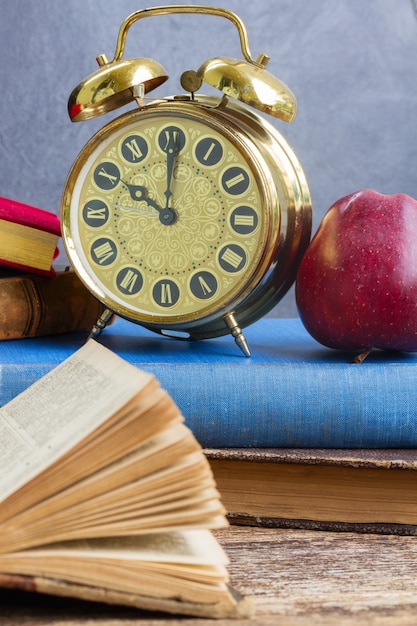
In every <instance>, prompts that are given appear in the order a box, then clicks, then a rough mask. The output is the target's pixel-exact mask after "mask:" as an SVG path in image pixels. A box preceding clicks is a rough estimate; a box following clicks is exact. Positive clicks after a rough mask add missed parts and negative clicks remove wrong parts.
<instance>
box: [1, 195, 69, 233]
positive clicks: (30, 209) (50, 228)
mask: <svg viewBox="0 0 417 626" xmlns="http://www.w3.org/2000/svg"><path fill="white" fill-rule="evenodd" d="M0 218H1V219H3V220H8V221H9V222H15V223H16V224H22V225H24V226H32V227H33V228H38V229H39V230H44V231H46V232H49V233H52V234H53V235H57V236H58V237H60V236H61V223H60V219H59V217H58V215H56V214H55V213H51V212H50V211H45V209H39V208H38V207H34V206H31V205H29V204H24V203H23V202H18V201H17V200H11V199H10V198H3V197H1V196H0Z"/></svg>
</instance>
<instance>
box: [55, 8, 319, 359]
mask: <svg viewBox="0 0 417 626" xmlns="http://www.w3.org/2000/svg"><path fill="white" fill-rule="evenodd" d="M173 13H181V14H187V13H188V14H199V15H202V16H204V15H214V16H218V17H221V18H226V19H228V20H230V21H231V22H232V23H233V24H234V25H235V26H236V29H237V31H238V33H239V37H240V44H241V49H242V54H243V59H235V58H223V57H215V58H212V59H209V60H208V61H206V62H205V63H203V65H202V66H201V67H200V68H198V69H197V70H193V69H190V70H186V71H184V72H183V74H182V75H181V79H180V81H181V86H182V89H183V90H184V93H183V94H180V95H174V96H166V97H165V96H162V97H160V98H158V99H150V98H148V97H147V94H149V93H150V92H151V91H153V90H155V89H156V88H157V87H160V85H162V84H163V83H165V81H166V80H167V79H168V74H167V72H166V70H165V69H164V67H162V65H161V64H160V63H158V62H157V61H154V60H152V59H148V58H134V59H127V60H126V59H123V54H124V48H125V41H126V37H127V34H128V31H129V29H130V27H131V26H132V25H133V24H134V23H136V22H138V21H139V20H142V19H144V18H148V17H153V16H161V15H166V14H173ZM268 60H269V57H268V56H267V55H266V54H260V55H259V56H258V58H257V59H256V60H254V59H253V58H252V57H251V54H250V51H249V45H248V40H247V33H246V29H245V26H244V24H243V23H242V21H241V20H240V18H239V17H238V16H237V15H236V14H234V13H232V12H231V11H229V10H226V9H220V8H213V7H207V6H199V5H195V6H188V5H175V6H160V7H154V8H149V9H144V10H139V11H137V12H135V13H133V14H131V15H130V16H128V17H127V18H126V20H125V21H124V22H123V24H122V26H121V27H120V31H119V35H118V40H117V46H116V51H115V55H114V58H113V59H112V60H111V61H109V60H108V58H107V57H106V55H104V54H102V55H100V56H99V57H98V58H97V61H98V64H99V69H98V70H97V71H96V72H95V73H93V74H92V75H90V76H89V77H88V78H86V79H85V80H84V81H83V82H82V83H81V84H80V85H78V87H76V88H75V89H74V91H73V92H72V93H71V95H70V97H69V103H68V110H69V115H70V118H71V120H72V121H74V122H78V121H83V120H88V119H90V118H93V117H96V116H99V115H102V114H103V113H106V112H109V111H112V110H114V109H116V108H118V107H120V106H122V105H125V104H127V103H131V102H133V103H136V105H137V106H135V108H134V109H133V110H130V111H128V112H127V113H125V114H123V115H121V116H119V117H117V118H115V119H113V120H111V121H110V122H109V123H108V124H107V125H105V126H104V127H103V128H101V129H100V130H99V131H98V132H97V133H96V134H95V135H94V136H93V137H92V139H90V141H88V143H87V144H86V145H85V147H84V148H83V149H82V150H81V152H80V154H79V155H78V157H77V158H76V160H75V163H74V164H73V166H72V169H71V171H70V173H69V175H68V178H67V181H66V184H65V188H64V191H63V196H62V206H61V222H62V236H63V241H64V245H65V249H66V252H67V255H68V258H69V260H70V262H71V264H72V266H73V268H74V270H75V272H76V273H77V274H78V276H79V278H80V279H81V281H82V282H83V283H84V284H85V286H86V287H87V288H88V289H89V290H90V291H91V292H92V293H93V295H94V296H95V297H96V298H97V299H98V300H100V301H101V302H102V303H103V304H104V305H105V307H106V310H105V313H104V314H103V315H102V317H101V318H100V319H99V320H98V321H97V324H96V325H95V327H94V329H93V331H92V336H97V335H98V334H99V333H100V332H101V330H102V329H103V328H104V327H105V325H106V323H107V322H108V321H109V319H110V318H111V317H112V316H113V315H114V314H117V315H119V316H121V317H123V318H125V319H127V320H130V321H131V322H134V323H136V324H140V325H142V326H144V327H146V328H148V329H150V330H151V331H154V332H157V333H160V334H163V335H166V336H169V337H175V338H186V339H189V340H198V339H206V338H211V337H217V336H221V335H224V334H226V333H230V334H231V335H232V336H233V337H234V338H235V341H236V343H237V345H238V346H239V347H240V348H241V349H242V351H243V353H244V354H245V355H246V356H249V355H250V350H249V346H248V344H247V341H246V339H245V337H244V335H243V332H242V329H243V328H244V327H246V326H248V325H249V324H252V323H253V322H255V321H256V320H258V319H259V318H261V317H262V316H264V315H265V314H266V313H267V312H268V311H270V310H271V308H272V307H274V306H275V305H276V304H277V303H278V301H279V300H280V299H281V298H282V297H283V295H284V294H285V293H286V292H287V291H288V289H289V287H290V286H291V285H292V284H293V282H294V280H295V275H296V271H297V267H298V265H299V262H300V260H301V257H302V256H303V253H304V251H305V249H306V247H307V245H308V243H309V240H310V235H311V199H310V192H309V188H308V183H307V180H306V176H305V174H304V172H303V169H302V167H301V165H300V163H299V161H298V159H297V157H296V155H295V154H294V152H293V150H292V149H291V147H290V146H289V145H288V143H287V142H286V140H285V139H284V138H283V137H282V136H281V134H280V133H279V132H278V131H277V130H276V129H275V128H274V126H272V125H271V123H269V122H268V121H267V120H266V119H264V117H263V116H261V115H260V113H261V114H266V115H269V116H272V117H274V118H279V119H281V120H284V121H288V122H290V121H292V120H293V118H294V116H295V113H296V101H295V98H294V96H293V94H292V93H291V91H290V90H289V89H288V87H286V85H284V84H283V83H282V82H281V81H280V80H278V79H277V78H275V77H274V76H273V75H272V74H270V73H269V72H268V71H267V70H266V69H265V67H266V65H267V63H268ZM203 84H206V85H209V86H210V87H211V88H214V89H213V90H212V91H213V92H214V95H202V94H200V91H199V90H200V88H201V87H202V86H203Z"/></svg>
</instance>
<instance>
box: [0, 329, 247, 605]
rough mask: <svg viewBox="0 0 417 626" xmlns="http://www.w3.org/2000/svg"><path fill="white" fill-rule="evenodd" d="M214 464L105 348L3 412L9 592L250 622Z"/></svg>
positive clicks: (1, 579) (154, 385) (2, 544)
mask: <svg viewBox="0 0 417 626" xmlns="http://www.w3.org/2000/svg"><path fill="white" fill-rule="evenodd" d="M226 524H227V522H226V518H225V511H224V508H223V506H222V504H221V502H220V498H219V494H218V492H217V490H216V486H215V483H214V479H213V476H212V473H211V469H210V466H209V463H208V461H207V460H206V458H205V456H204V454H203V452H202V449H201V447H200V445H199V444H198V442H197V441H196V439H195V437H194V435H193V434H192V432H191V431H190V430H189V429H188V428H187V427H186V426H185V424H184V423H183V417H182V415H181V413H180V411H179V409H178V407H177V406H176V405H175V403H174V402H173V400H172V399H171V397H170V396H169V395H168V394H167V393H166V392H165V391H164V390H163V389H162V388H161V387H160V386H159V384H158V382H157V380H156V379H155V378H154V377H153V376H152V375H151V374H147V373H145V372H143V371H141V370H139V369H138V368H136V367H135V366H133V365H130V364H129V363H127V362H126V361H125V360H123V359H121V358H120V357H118V356H117V355H116V354H115V353H113V352H112V351H110V350H108V349H107V348H105V347H103V346H102V345H100V344H99V343H97V342H95V341H94V340H89V341H88V342H87V343H86V344H85V345H84V346H83V347H82V348H80V349H79V350H77V351H76V352H75V353H74V354H73V355H72V356H70V357H69V358H68V359H67V360H66V361H64V362H63V363H61V364H60V365H58V367H56V368H55V369H53V370H52V371H51V372H49V373H48V374H47V375H46V376H44V377H43V378H41V379H40V380H39V381H38V382H36V383H35V384H34V385H32V386H31V387H29V388H28V389H27V390H26V391H24V392H23V393H21V394H20V395H19V396H17V397H16V398H14V399H13V400H12V401H11V402H9V403H8V404H6V405H5V406H3V407H2V408H1V409H0V586H4V587H19V588H24V589H28V590H34V591H40V592H45V593H53V594H57V595H67V596H76V597H80V598H83V599H90V600H97V601H104V602H109V603H118V604H128V605H131V606H137V607H140V608H144V609H154V610H166V611H169V612H171V613H178V614H185V615H187V614H188V615H201V616H208V617H244V616H249V615H250V614H251V611H252V607H251V602H250V600H249V599H245V598H242V596H240V595H239V594H238V593H237V592H235V590H233V589H231V588H230V586H229V584H228V574H227V567H226V566H227V557H226V555H225V553H224V552H223V550H222V548H221V546H220V545H219V544H218V542H217V540H216V539H215V537H214V536H213V535H212V534H211V532H210V530H209V529H215V528H221V527H224V526H225V525H226Z"/></svg>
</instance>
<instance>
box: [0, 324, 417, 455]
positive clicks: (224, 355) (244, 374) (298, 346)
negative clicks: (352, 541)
mask: <svg viewBox="0 0 417 626" xmlns="http://www.w3.org/2000/svg"><path fill="white" fill-rule="evenodd" d="M245 335H246V337H247V340H248V343H249V345H250V348H251V351H252V356H251V357H250V358H245V357H244V356H243V355H242V353H241V352H240V350H238V348H237V347H236V345H235V343H234V341H233V339H232V338H231V337H230V336H225V337H221V338H218V339H212V340H206V341H201V342H189V341H182V340H173V339H168V338H166V337H163V336H159V335H157V334H154V333H151V332H150V331H148V330H146V329H143V328H141V327H139V326H137V325H135V324H132V323H129V322H127V321H125V320H122V319H120V318H118V319H116V321H115V323H114V324H113V325H111V326H108V327H107V328H106V329H105V330H104V332H103V333H102V335H101V336H100V337H99V339H98V341H100V343H102V344H103V345H105V346H107V347H108V348H110V349H111V350H113V351H114V352H116V353H117V354H118V355H119V356H121V357H122V358H124V359H126V360H127V361H129V362H130V363H133V364H135V365H137V366H138V367H140V368H141V369H143V370H146V371H149V372H152V373H153V374H155V376H156V377H157V378H158V379H159V381H160V382H161V384H162V386H163V387H164V388H165V389H166V390H167V391H168V392H169V393H170V395H171V396H172V397H173V398H174V400H175V401H176V403H177V404H178V406H179V407H180V409H181V411H182V412H183V414H184V416H185V418H186V423H187V424H188V426H189V427H190V428H191V429H192V430H193V431H194V434H195V435H196V437H197V439H198V440H199V441H200V443H201V444H202V445H203V446H204V447H207V448H224V447H289V448H397V447H398V448H406V447H417V384H416V381H417V354H416V355H414V354H409V353H384V352H382V351H375V352H374V353H372V354H371V355H370V356H369V357H368V358H367V359H366V360H365V361H364V362H363V363H362V364H355V363H353V362H352V360H353V355H352V354H349V353H342V352H338V351H335V350H330V349H327V348H325V347H323V346H321V345H320V344H318V343H317V342H316V341H315V340H314V339H312V338H311V337H310V336H309V335H308V333H307V332H306V330H305V329H304V327H303V326H302V324H301V322H300V320H298V319H279V318H264V319H262V320H260V321H258V322H257V323H255V324H253V325H252V326H250V327H248V328H246V329H245ZM85 339H86V336H85V335H83V334H68V335H62V336H51V337H36V338H31V339H24V340H16V341H5V342H1V345H0V403H1V404H4V403H6V402H7V401H9V400H11V399H12V398H13V397H14V396H16V395H17V394H18V393H19V392H21V391H23V390H24V389H25V388H26V387H28V386H29V385H30V384H31V383H33V382H35V381H36V380H37V379H38V378H40V377H41V376H43V375H44V374H46V373H47V372H48V371H49V370H51V369H52V368H53V367H55V366H56V365H58V364H59V363H60V362H61V361H63V360H64V359H65V358H66V357H68V356H70V355H71V354H72V353H73V352H74V351H75V350H77V349H78V348H79V347H81V345H82V344H83V342H84V341H85Z"/></svg>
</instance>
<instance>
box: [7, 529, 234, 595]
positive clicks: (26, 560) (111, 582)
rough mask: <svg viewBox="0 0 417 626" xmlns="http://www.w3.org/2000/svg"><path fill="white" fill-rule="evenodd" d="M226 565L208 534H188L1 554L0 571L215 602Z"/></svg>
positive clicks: (224, 590) (224, 580)
mask: <svg viewBox="0 0 417 626" xmlns="http://www.w3.org/2000/svg"><path fill="white" fill-rule="evenodd" d="M227 563H228V559H227V556H226V554H225V553H224V551H223V550H222V548H221V547H220V545H219V544H218V542H217V541H216V540H215V539H214V537H213V536H212V535H211V534H210V532H209V531H207V530H190V531H187V532H171V533H166V534H164V533H162V534H161V533H157V534H154V533H153V534H152V533H151V534H147V535H144V536H141V537H126V538H123V539H114V540H110V541H109V540H108V539H102V540H100V539H96V540H90V541H73V542H69V543H58V544H54V545H47V546H44V547H42V548H39V549H34V550H28V551H23V552H17V553H14V554H12V555H9V554H6V555H1V556H0V571H5V572H9V573H16V574H24V575H29V576H37V575H42V576H45V577H47V578H55V579H58V580H67V581H69V582H72V583H76V584H81V585H91V583H92V581H94V584H95V585H96V586H100V587H104V588H108V589H113V590H114V591H123V592H127V593H132V594H135V593H141V594H145V595H149V596H154V595H157V597H161V598H163V597H165V598H169V597H172V596H173V595H176V596H178V597H182V598H183V599H184V600H186V601H190V602H192V601H195V600H196V598H197V599H198V601H199V602H207V603H209V602H211V603H215V602H218V601H219V599H220V598H221V596H222V594H226V593H228V592H227V588H226V587H225V584H226V583H227V580H228V574H227V570H226V565H227ZM115 571H116V572H117V576H115Z"/></svg>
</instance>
